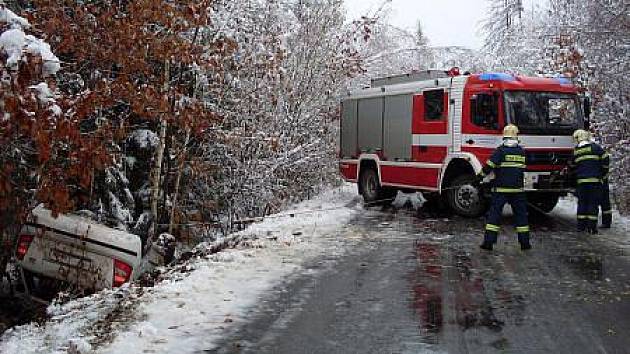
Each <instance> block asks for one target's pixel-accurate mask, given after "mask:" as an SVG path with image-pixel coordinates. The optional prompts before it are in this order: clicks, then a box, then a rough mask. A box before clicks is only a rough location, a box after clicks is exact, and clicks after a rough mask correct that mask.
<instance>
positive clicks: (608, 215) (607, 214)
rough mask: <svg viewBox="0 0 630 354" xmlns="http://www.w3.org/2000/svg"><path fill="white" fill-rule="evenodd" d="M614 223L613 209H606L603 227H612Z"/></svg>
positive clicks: (603, 215) (603, 214) (603, 216)
mask: <svg viewBox="0 0 630 354" xmlns="http://www.w3.org/2000/svg"><path fill="white" fill-rule="evenodd" d="M610 225H612V210H605V211H604V212H603V213H602V229H610Z"/></svg>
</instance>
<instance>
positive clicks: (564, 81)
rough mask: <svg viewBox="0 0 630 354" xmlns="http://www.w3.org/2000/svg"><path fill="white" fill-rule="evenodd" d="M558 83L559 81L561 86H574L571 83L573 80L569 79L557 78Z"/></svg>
mask: <svg viewBox="0 0 630 354" xmlns="http://www.w3.org/2000/svg"><path fill="white" fill-rule="evenodd" d="M555 79H556V81H558V82H559V83H560V85H572V84H573V82H571V80H569V79H567V78H566V77H556V78H555Z"/></svg>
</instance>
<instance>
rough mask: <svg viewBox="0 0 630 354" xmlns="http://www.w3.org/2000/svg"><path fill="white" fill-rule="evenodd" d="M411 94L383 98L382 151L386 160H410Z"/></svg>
mask: <svg viewBox="0 0 630 354" xmlns="http://www.w3.org/2000/svg"><path fill="white" fill-rule="evenodd" d="M412 97H413V96H412V95H396V96H387V97H386V98H385V114H384V116H383V121H384V130H383V132H384V137H383V143H384V146H383V153H384V155H385V157H386V158H387V159H388V160H404V161H408V160H411V144H412V135H411V116H412V108H413V102H412Z"/></svg>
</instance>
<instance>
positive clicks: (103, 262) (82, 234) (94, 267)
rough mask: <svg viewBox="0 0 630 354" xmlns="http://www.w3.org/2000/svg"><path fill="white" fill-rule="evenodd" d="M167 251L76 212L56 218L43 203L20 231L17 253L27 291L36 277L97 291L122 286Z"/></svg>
mask: <svg viewBox="0 0 630 354" xmlns="http://www.w3.org/2000/svg"><path fill="white" fill-rule="evenodd" d="M168 253H169V252H168V251H165V247H162V246H160V245H158V244H157V243H156V244H152V243H150V242H149V243H148V245H146V246H144V247H143V242H142V240H141V238H140V237H139V236H137V235H134V234H130V233H128V232H124V231H120V230H116V229H112V228H109V227H107V226H104V225H101V224H97V223H95V222H94V221H92V220H90V219H87V218H83V217H80V216H77V215H64V214H60V215H58V216H57V217H56V218H55V217H53V215H52V213H51V211H50V210H47V209H45V208H43V207H41V206H39V207H37V208H35V209H34V210H33V212H32V215H31V217H30V218H29V220H28V222H27V223H26V224H25V225H24V227H23V228H22V230H21V232H20V234H19V236H18V239H17V247H16V252H15V256H16V259H17V264H18V269H19V271H20V272H21V274H22V280H23V282H24V286H25V290H26V292H27V294H28V293H29V286H33V279H32V278H33V277H35V278H37V280H40V279H46V280H51V279H53V280H59V281H63V282H66V283H68V284H70V285H72V286H75V287H77V288H79V289H87V290H92V291H96V290H100V289H103V288H111V287H118V286H121V285H122V284H124V283H126V282H129V281H132V280H135V279H137V278H138V277H139V276H140V275H141V274H142V273H144V272H146V271H148V270H150V269H152V268H154V267H155V266H158V265H162V264H164V263H165V262H164V261H165V257H167V255H166V254H168ZM171 254H172V253H171ZM167 258H168V257H167Z"/></svg>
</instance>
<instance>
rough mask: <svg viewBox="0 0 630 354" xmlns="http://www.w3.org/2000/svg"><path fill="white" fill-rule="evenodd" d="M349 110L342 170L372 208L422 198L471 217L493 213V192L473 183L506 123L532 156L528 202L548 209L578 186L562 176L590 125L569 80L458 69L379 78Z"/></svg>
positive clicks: (345, 107) (346, 105) (355, 96)
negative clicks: (414, 194)
mask: <svg viewBox="0 0 630 354" xmlns="http://www.w3.org/2000/svg"><path fill="white" fill-rule="evenodd" d="M584 109H585V110H587V109H588V107H587V105H586V104H585V105H584ZM341 112H342V118H341V142H340V149H339V150H340V153H339V158H340V160H339V168H340V171H341V174H342V175H343V177H344V179H345V180H347V181H350V182H356V183H358V187H359V188H358V189H359V193H360V194H361V195H362V196H363V198H364V200H365V201H366V202H379V201H386V200H388V199H391V198H392V197H394V196H395V194H396V193H397V191H398V190H403V191H421V192H423V195H425V197H426V198H427V199H429V200H431V199H439V200H441V201H444V202H445V204H446V205H448V206H449V207H450V208H451V209H452V210H453V211H454V212H455V213H457V214H460V215H463V216H470V217H474V216H479V215H481V214H483V213H484V212H485V210H486V209H487V195H485V194H484V193H482V191H480V190H479V189H478V188H477V187H475V186H474V185H473V184H471V182H472V181H473V179H474V176H475V175H476V174H477V173H478V172H479V171H480V170H481V168H482V167H483V165H484V164H485V162H486V161H487V160H488V158H489V157H490V155H491V154H492V152H493V151H494V149H495V148H496V147H497V146H499V145H500V144H501V141H502V135H501V134H502V129H503V127H504V126H505V125H506V124H509V123H512V124H515V125H517V126H518V127H519V130H520V136H519V139H520V141H521V145H522V146H523V147H524V148H525V150H526V152H527V170H526V172H525V191H526V192H527V193H528V200H529V202H530V203H531V204H532V205H534V206H536V207H538V208H539V209H542V210H544V211H547V212H548V211H551V210H552V209H553V208H554V207H555V205H556V203H557V201H558V198H559V197H560V196H562V195H566V193H567V192H569V191H570V189H571V182H570V180H569V178H568V177H567V176H566V175H565V174H564V173H563V171H566V169H565V167H567V165H568V163H569V161H570V159H571V156H572V150H573V142H572V138H571V136H572V133H573V131H574V130H575V129H578V128H582V127H584V126H585V124H586V123H587V122H586V120H585V114H584V113H585V112H584V110H583V106H582V100H581V98H580V95H579V90H578V88H577V87H576V86H574V85H573V84H572V83H571V82H570V81H569V80H568V79H565V78H539V77H523V76H514V75H510V74H504V73H482V74H473V75H457V74H456V73H455V74H454V71H453V70H451V71H437V70H430V71H422V72H416V73H413V74H407V75H401V76H395V77H388V78H384V79H375V80H372V85H371V87H369V88H366V89H362V90H357V91H354V92H349V93H348V95H347V96H345V97H343V98H342V102H341ZM586 116H588V114H586Z"/></svg>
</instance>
